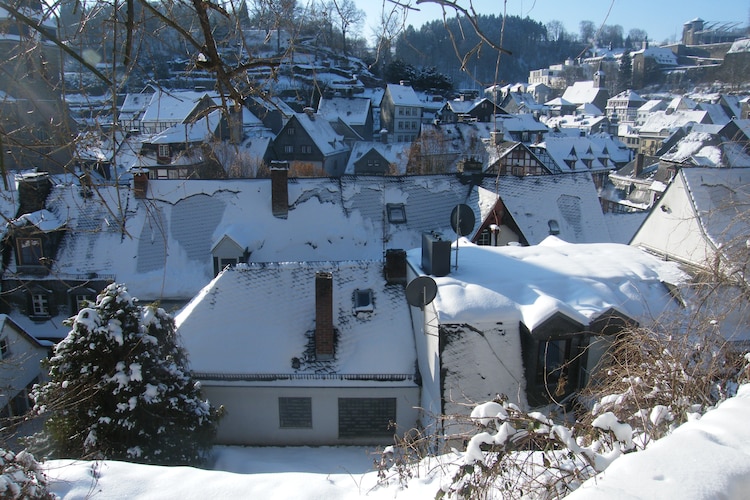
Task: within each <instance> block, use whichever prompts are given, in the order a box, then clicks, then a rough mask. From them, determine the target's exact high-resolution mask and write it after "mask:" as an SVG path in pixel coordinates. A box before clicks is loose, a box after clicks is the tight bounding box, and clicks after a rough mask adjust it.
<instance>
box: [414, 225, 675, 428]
mask: <svg viewBox="0 0 750 500" xmlns="http://www.w3.org/2000/svg"><path fill="white" fill-rule="evenodd" d="M456 252H457V255H454V254H456ZM425 255H427V257H425ZM434 258H440V259H444V258H447V259H449V260H450V261H451V264H450V265H449V269H450V270H449V272H448V273H447V274H445V275H443V274H442V273H440V274H438V275H434V274H432V275H430V274H429V273H428V271H426V270H425V267H426V266H425V261H426V260H427V262H428V266H429V267H431V268H433V269H434V268H440V269H443V266H442V265H440V264H435V263H434V262H429V260H430V259H434ZM454 258H455V259H456V261H457V264H456V265H455V267H454V266H453V264H452V262H453V259H454ZM428 275H429V278H431V279H432V281H433V282H434V286H435V293H434V297H435V298H434V300H432V301H430V302H429V303H427V304H425V305H420V304H419V303H418V304H417V305H416V306H415V305H413V306H412V318H413V322H414V335H415V342H416V347H417V353H418V359H419V363H420V364H419V367H420V373H421V376H422V407H423V408H424V409H425V413H427V414H429V413H433V414H444V415H448V416H459V415H464V416H465V415H468V413H469V409H470V408H471V407H472V405H473V404H476V403H477V402H482V401H490V400H493V399H495V398H497V397H504V398H507V399H508V400H509V401H510V402H511V403H515V404H517V405H519V406H521V407H524V408H529V407H531V408H534V407H539V406H544V405H547V404H550V403H554V404H557V405H561V406H565V405H566V404H567V402H569V398H570V396H571V395H572V394H573V393H574V392H575V391H576V390H577V389H578V388H580V387H582V386H583V385H584V384H585V383H586V382H587V381H588V380H590V379H591V378H592V377H595V376H596V364H597V362H598V361H599V359H600V357H601V355H602V353H603V352H604V351H605V350H606V348H607V347H608V346H609V345H610V344H611V341H612V339H613V338H614V336H615V335H616V334H617V333H618V332H620V331H621V330H622V329H623V328H624V327H625V326H626V325H636V324H646V323H647V322H648V321H650V318H653V317H654V316H652V315H658V314H659V313H660V312H663V311H666V312H669V311H672V312H675V311H678V310H679V306H678V304H677V302H676V301H675V300H674V299H673V297H672V296H671V295H670V292H669V290H668V288H667V286H665V284H664V283H665V282H667V283H674V282H675V281H678V280H681V279H683V278H684V275H683V274H682V273H681V271H679V269H678V267H677V266H676V265H674V263H668V262H664V261H661V260H659V259H658V258H655V257H653V256H651V255H648V254H647V253H645V252H643V251H641V250H639V249H637V248H633V247H630V246H627V245H618V244H591V245H575V244H569V243H566V242H564V241H562V240H559V239H558V238H555V237H550V238H548V239H546V240H544V241H543V242H542V243H541V244H539V245H535V246H529V247H522V246H504V247H490V246H475V245H472V244H471V243H469V242H468V241H466V240H462V241H460V242H459V243H455V242H454V243H453V244H452V245H451V250H450V251H449V252H447V257H446V256H445V255H440V252H429V251H427V252H425V248H424V247H423V248H422V249H414V250H411V251H409V253H408V279H409V283H410V284H411V283H413V282H414V281H413V280H415V279H416V278H418V277H423V279H424V277H425V276H428ZM623 283H627V286H622V284H623ZM409 286H410V285H407V289H408V287H409ZM529 294H531V295H529ZM570 294H575V295H576V297H577V299H576V300H571V298H572V297H571V296H570ZM430 296H433V294H430ZM531 297H533V299H531ZM425 420H426V421H427V422H429V423H430V425H431V426H433V427H431V428H432V429H433V430H434V431H435V432H437V433H439V435H444V436H451V435H452V434H453V433H454V432H458V431H460V430H462V429H463V428H462V427H461V426H460V425H457V424H455V423H453V421H452V420H451V419H448V420H442V421H431V422H430V421H429V419H427V418H426V419H425Z"/></svg>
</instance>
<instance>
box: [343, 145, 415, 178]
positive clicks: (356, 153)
mask: <svg viewBox="0 0 750 500" xmlns="http://www.w3.org/2000/svg"><path fill="white" fill-rule="evenodd" d="M410 149H411V143H409V142H397V143H387V144H383V143H382V142H365V141H357V142H355V143H354V144H353V145H352V152H351V154H350V155H349V162H348V163H347V164H346V173H347V174H350V175H351V174H354V173H355V171H354V164H355V163H356V162H357V161H358V160H359V159H360V158H362V157H363V156H364V155H365V154H367V153H369V152H370V151H372V150H375V151H377V152H378V154H380V156H382V157H383V158H385V160H386V161H387V162H388V163H390V164H393V165H396V168H397V171H398V172H399V173H400V174H405V173H406V163H407V161H408V160H409V150H410Z"/></svg>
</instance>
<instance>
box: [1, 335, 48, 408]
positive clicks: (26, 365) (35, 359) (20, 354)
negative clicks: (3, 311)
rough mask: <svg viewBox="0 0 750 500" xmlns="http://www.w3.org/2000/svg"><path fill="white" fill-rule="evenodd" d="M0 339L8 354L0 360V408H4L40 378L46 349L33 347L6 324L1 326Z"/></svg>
mask: <svg viewBox="0 0 750 500" xmlns="http://www.w3.org/2000/svg"><path fill="white" fill-rule="evenodd" d="M0 338H2V339H6V340H7V342H8V352H7V353H6V355H5V356H3V358H2V360H0V388H2V391H0V408H4V407H5V405H7V404H8V403H9V402H10V400H11V399H12V398H13V397H15V395H16V394H18V392H20V391H21V390H23V389H24V388H25V387H26V386H27V385H29V384H30V383H31V382H32V381H33V380H34V378H35V377H40V376H41V366H42V365H41V361H42V360H43V359H45V358H46V357H47V349H46V348H44V347H42V346H38V345H34V344H32V343H31V342H29V340H28V339H26V338H25V337H23V336H22V335H20V334H19V333H18V332H17V331H16V330H15V329H14V328H11V327H9V326H8V325H7V323H5V324H3V327H2V330H1V331H0Z"/></svg>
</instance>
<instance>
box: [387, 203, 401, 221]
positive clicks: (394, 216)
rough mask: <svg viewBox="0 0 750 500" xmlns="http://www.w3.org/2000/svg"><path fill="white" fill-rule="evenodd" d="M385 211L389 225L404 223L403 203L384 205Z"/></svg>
mask: <svg viewBox="0 0 750 500" xmlns="http://www.w3.org/2000/svg"><path fill="white" fill-rule="evenodd" d="M385 210H386V214H387V216H388V222H390V223H391V224H405V223H406V205H404V204H403V203H386V205H385Z"/></svg>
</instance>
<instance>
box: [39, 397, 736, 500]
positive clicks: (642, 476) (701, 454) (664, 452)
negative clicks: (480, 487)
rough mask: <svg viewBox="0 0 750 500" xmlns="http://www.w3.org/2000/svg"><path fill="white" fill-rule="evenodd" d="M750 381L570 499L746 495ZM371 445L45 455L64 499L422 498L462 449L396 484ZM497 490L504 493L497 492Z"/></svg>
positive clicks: (452, 467) (699, 499)
mask: <svg viewBox="0 0 750 500" xmlns="http://www.w3.org/2000/svg"><path fill="white" fill-rule="evenodd" d="M749 414H750V386H748V385H744V386H741V387H740V389H739V391H738V394H737V396H735V397H733V398H730V399H728V400H726V401H725V402H723V403H722V404H721V405H719V407H718V408H716V409H714V410H712V411H709V412H708V413H706V414H705V415H704V416H703V417H702V418H701V419H700V420H694V421H691V422H688V423H686V424H683V425H682V426H681V427H679V428H678V429H677V430H676V431H674V432H673V433H672V434H671V435H669V436H667V437H665V438H662V439H661V440H659V441H656V442H654V443H652V444H651V445H650V446H649V447H648V448H646V449H645V450H643V451H638V452H636V453H629V454H625V455H622V456H620V457H619V458H616V459H615V460H614V461H613V462H612V463H611V465H609V467H608V468H607V469H606V470H605V471H604V472H602V473H600V474H599V475H597V477H595V478H592V479H590V480H588V481H587V482H585V483H584V484H583V486H581V487H580V488H579V489H578V490H576V491H574V492H573V493H572V494H571V495H570V496H569V497H568V498H570V499H571V500H589V499H591V500H594V499H599V498H607V499H609V500H637V499H650V498H690V499H692V500H703V499H705V500H708V499H714V498H725V499H727V500H735V499H736V500H741V499H744V498H746V495H747V491H748V489H749V488H750V426H748V425H746V422H747V416H748V415H749ZM378 456H379V455H378V454H377V453H376V450H375V449H368V448H357V447H342V448H335V447H321V448H310V447H301V448H294V447H287V448H273V447H268V448H251V447H244V448H238V447H228V446H217V447H216V448H215V449H214V458H215V461H214V464H213V466H212V467H210V468H207V469H196V468H192V467H157V466H150V465H137V464H131V463H126V462H114V461H101V462H87V461H80V460H76V461H69V460H51V461H48V462H45V463H44V466H43V469H44V472H45V473H46V474H47V477H48V478H49V483H50V489H51V491H52V492H53V493H55V494H56V495H58V496H59V497H60V498H61V499H62V500H73V499H83V498H107V499H109V500H119V499H123V500H125V499H127V500H131V499H136V500H145V499H159V500H169V499H180V500H192V499H201V500H202V499H204V498H273V499H274V500H285V499H290V500H291V499H294V500H313V499H315V500H317V499H321V498H326V499H329V500H338V499H353V498H367V499H369V500H379V499H394V498H395V499H398V500H417V499H419V500H423V499H425V498H434V497H435V493H436V492H437V491H438V489H439V488H440V486H441V485H445V484H447V482H448V481H449V479H450V477H451V475H452V473H454V472H455V471H456V468H457V467H458V466H459V465H460V464H462V463H464V462H465V461H466V459H467V456H466V455H465V454H464V453H463V452H459V453H458V454H452V455H444V456H441V457H439V460H440V463H441V464H443V466H436V465H437V463H436V462H435V461H434V460H433V461H431V462H429V463H423V464H422V465H421V466H420V469H419V473H418V474H415V475H414V477H412V478H411V479H409V481H408V483H407V487H401V486H400V485H399V483H398V481H397V480H396V478H395V477H394V474H393V471H389V473H388V474H387V476H388V477H390V478H391V482H390V484H389V485H388V486H379V485H378V475H377V472H376V471H374V470H373V467H372V465H373V460H374V459H376V458H378ZM497 498H500V497H499V496H498V497H497Z"/></svg>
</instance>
